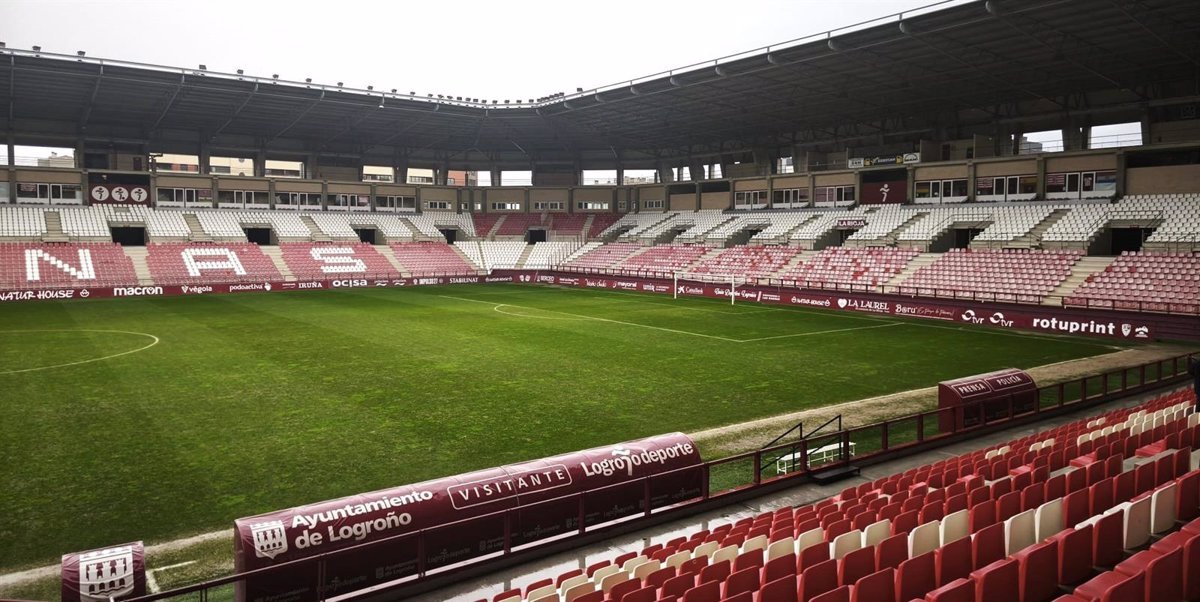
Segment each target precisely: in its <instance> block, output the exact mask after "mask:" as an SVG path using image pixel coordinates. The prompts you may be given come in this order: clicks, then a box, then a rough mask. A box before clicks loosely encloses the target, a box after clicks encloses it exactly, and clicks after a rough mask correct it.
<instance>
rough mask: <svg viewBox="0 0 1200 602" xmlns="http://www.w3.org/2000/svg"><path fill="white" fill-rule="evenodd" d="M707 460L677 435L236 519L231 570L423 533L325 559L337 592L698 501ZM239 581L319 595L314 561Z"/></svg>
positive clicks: (280, 594)
mask: <svg viewBox="0 0 1200 602" xmlns="http://www.w3.org/2000/svg"><path fill="white" fill-rule="evenodd" d="M700 464H701V460H700V453H699V451H698V450H697V448H696V445H695V443H693V442H692V440H691V439H690V438H688V437H687V436H686V435H683V434H681V433H671V434H667V435H659V436H656V437H649V438H646V439H640V440H637V441H629V442H626V443H620V444H617V445H610V446H605V447H598V448H595V449H589V450H585V451H580V452H575V453H570V454H564V455H561V456H555V457H552V458H545V459H542V460H535V461H533V462H526V463H523V464H515V465H510V466H502V467H499V468H492V469H488V470H481V471H478V472H473V473H468V474H463V475H458V476H454V477H447V478H444V479H438V480H434V481H427V482H424V483H417V484H414V485H406V486H403V487H396V488H393V489H386V490H382V491H374V492H371V493H364V494H360V495H354V496H350V497H345V498H341V499H338V500H332V501H328V502H321V503H319V504H312V505H309V506H302V507H299V508H291V509H288V510H281V511H278V512H272V513H269V514H262V515H259V516H254V517H250V518H242V519H238V520H236V521H234V528H235V535H234V562H235V568H236V569H237V570H238V572H242V571H248V570H253V569H257V568H262V567H267V566H271V565H274V564H278V563H281V562H287V561H290V560H297V559H301V558H306V557H309V556H313V555H315V554H322V553H326V552H332V551H335V550H339V549H343V548H347V547H350V546H355V545H358V544H363V543H367V542H371V541H378V540H382V539H387V538H390V537H395V536H399V535H403V534H406V533H414V534H415V533H417V532H418V531H424V532H423V533H422V534H421V535H420V536H419V538H418V537H417V536H414V537H407V538H397V539H396V540H395V541H391V542H390V543H384V544H381V546H372V547H371V548H370V549H369V550H368V551H366V552H362V553H359V552H357V551H351V552H348V553H345V554H341V555H338V556H336V557H334V558H332V559H330V561H329V563H328V565H327V566H326V570H325V588H324V590H323V591H321V592H320V593H321V595H322V596H323V597H329V596H335V595H338V594H341V593H345V592H347V591H351V590H355V589H361V588H364V587H369V586H371V585H375V584H379V583H385V582H387V581H392V580H395V579H399V578H403V577H407V576H410V575H413V574H415V573H417V571H418V570H419V569H420V568H424V569H426V570H428V569H434V568H438V567H442V566H447V565H451V564H454V563H457V562H461V561H464V560H468V559H471V558H474V557H477V556H482V555H486V554H491V553H495V552H499V551H503V550H505V549H506V548H509V547H511V546H516V545H521V544H525V543H529V542H532V541H536V540H539V539H545V538H547V537H553V536H556V535H561V534H563V533H568V532H574V531H577V530H578V529H579V528H580V525H579V520H580V518H581V517H582V518H583V520H584V523H585V524H587V525H594V524H599V523H603V522H606V521H609V520H613V519H617V518H622V517H625V516H630V515H633V514H638V513H642V512H646V511H647V508H646V502H647V501H649V503H650V508H658V507H663V506H668V505H671V504H675V503H678V502H683V501H686V500H689V499H692V498H695V497H697V496H699V495H700V493H701V472H700V470H699V466H700ZM691 468H696V470H687V469H691ZM665 473H669V474H665ZM651 476H656V478H655V479H653V480H652V481H649V483H650V485H649V487H650V490H649V492H648V493H649V495H648V496H647V489H646V488H647V486H648V485H647V482H646V481H645V479H646V478H647V477H651ZM647 497H649V500H647ZM581 506H582V510H581ZM468 519H476V520H469V521H468ZM461 521H467V522H461ZM422 540H423V541H422ZM421 550H424V554H423V556H424V558H423V559H422V554H421ZM242 583H243V585H242V586H241V587H239V589H238V600H263V599H271V600H285V599H286V600H298V601H303V600H313V599H316V598H317V597H318V587H319V585H318V584H317V583H315V581H314V580H313V571H312V570H311V567H308V568H300V569H297V570H295V571H292V570H286V569H285V570H282V571H279V572H277V573H272V574H270V575H268V576H264V577H258V578H251V579H247V580H245V581H244V582H242Z"/></svg>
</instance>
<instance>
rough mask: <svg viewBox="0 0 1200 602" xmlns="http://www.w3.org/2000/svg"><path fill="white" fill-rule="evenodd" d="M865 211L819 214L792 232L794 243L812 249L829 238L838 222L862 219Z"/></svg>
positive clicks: (855, 210)
mask: <svg viewBox="0 0 1200 602" xmlns="http://www.w3.org/2000/svg"><path fill="white" fill-rule="evenodd" d="M863 214H864V211H863V210H862V209H861V208H860V209H854V210H851V211H827V212H824V213H819V214H817V217H815V218H813V219H810V220H806V221H804V222H803V224H802V225H800V227H798V228H796V229H795V230H794V231H792V235H791V240H792V242H796V243H799V244H800V246H802V247H804V248H807V249H811V248H813V246H814V244H815V243H816V242H817V241H819V240H821V239H822V238H824V237H826V236H828V235H829V234H830V233H832V232H833V231H834V228H836V227H837V222H838V220H841V219H850V218H858V217H862V216H863Z"/></svg>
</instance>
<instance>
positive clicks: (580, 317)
mask: <svg viewBox="0 0 1200 602" xmlns="http://www.w3.org/2000/svg"><path fill="white" fill-rule="evenodd" d="M438 296H439V297H443V298H445V299H454V300H457V301H469V302H471V303H480V304H483V305H491V306H492V310H494V311H495V312H496V313H500V314H504V315H506V316H516V317H519V318H540V319H546V320H593V321H596V322H611V323H613V324H623V325H625V326H636V327H638V328H649V329H652V330H661V331H664V332H673V333H676V334H685V335H690V336H694V337H704V338H706V339H716V340H718V341H725V342H727V343H755V342H758V341H769V340H772V339H786V338H794V337H807V336H813V335H818V334H833V333H837V332H850V331H854V330H871V329H873V328H887V327H889V326H904V323H903V322H888V323H887V324H878V325H875V326H855V327H852V328H835V329H832V330H818V331H815V332H798V333H795V334H783V335H775V336H769V337H760V338H756V339H731V338H729V337H722V336H717V335H713V334H702V333H699V332H689V331H686V330H677V329H674V328H664V327H662V326H650V325H649V324H638V323H636V322H624V321H621V320H612V319H609V318H597V317H596V316H585V315H582V314H573V313H568V312H565V311H558V310H553V309H542V308H539V307H525V306H521V305H513V304H511V303H501V304H496V303H493V302H491V301H483V300H480V299H467V298H465V297H453V296H450V295H438ZM502 307H514V308H517V309H529V310H534V311H544V312H549V313H555V314H562V315H564V316H570V317H569V318H554V317H549V316H527V315H522V314H514V313H512V312H505V311H501V309H500V308H502Z"/></svg>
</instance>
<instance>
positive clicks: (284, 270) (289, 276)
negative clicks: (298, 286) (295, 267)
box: [259, 247, 296, 282]
mask: <svg viewBox="0 0 1200 602" xmlns="http://www.w3.org/2000/svg"><path fill="white" fill-rule="evenodd" d="M259 248H260V249H262V252H263V254H264V255H266V256H267V257H270V258H271V261H272V262H273V263H274V264H275V269H277V270H279V274H280V275H281V276H283V279H284V280H286V281H288V282H292V281H294V280H296V276H295V274H293V273H292V268H290V267H288V264H287V262H286V261H284V260H283V251H282V250H280V248H279V247H259Z"/></svg>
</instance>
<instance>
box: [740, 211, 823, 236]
mask: <svg viewBox="0 0 1200 602" xmlns="http://www.w3.org/2000/svg"><path fill="white" fill-rule="evenodd" d="M764 215H765V216H766V217H767V218H768V219H769V222H768V223H767V224H766V226H765V227H764V228H763V229H762V230H760V231H759V232H758V233H757V234H755V235H754V236H751V237H750V240H751V241H752V242H761V243H786V242H787V241H788V238H789V236H790V235H791V234H792V232H793V231H795V230H796V229H797V228H799V227H800V226H801V225H803V224H805V223H807V222H809V221H812V220H814V219H820V218H819V217H818V216H819V215H820V214H814V213H798V212H797V213H770V214H764Z"/></svg>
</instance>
